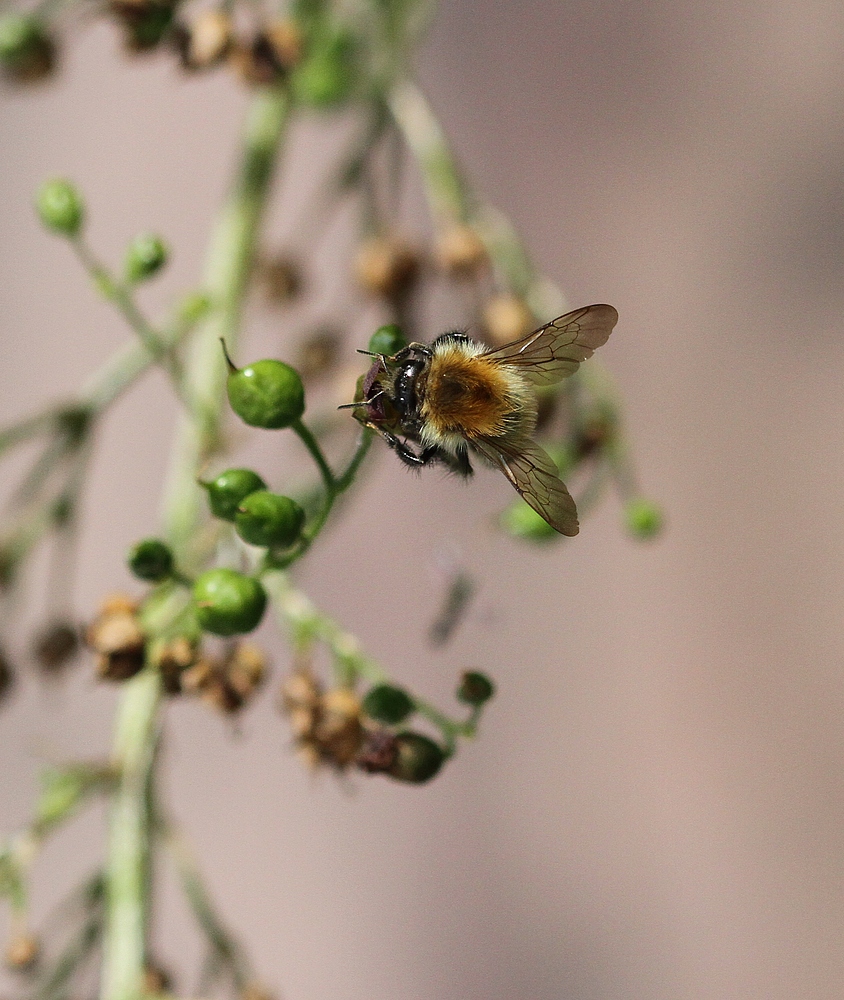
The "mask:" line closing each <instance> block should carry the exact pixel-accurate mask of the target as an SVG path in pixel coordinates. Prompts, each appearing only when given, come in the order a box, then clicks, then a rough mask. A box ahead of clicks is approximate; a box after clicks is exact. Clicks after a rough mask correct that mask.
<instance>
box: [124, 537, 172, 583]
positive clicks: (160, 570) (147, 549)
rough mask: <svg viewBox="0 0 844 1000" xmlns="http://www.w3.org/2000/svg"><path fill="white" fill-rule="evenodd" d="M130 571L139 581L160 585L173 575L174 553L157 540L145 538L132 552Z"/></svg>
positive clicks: (129, 560) (128, 560) (130, 555)
mask: <svg viewBox="0 0 844 1000" xmlns="http://www.w3.org/2000/svg"><path fill="white" fill-rule="evenodd" d="M127 562H128V564H129V569H130V570H131V571H132V572H133V573H134V574H135V576H136V577H138V579H139V580H147V581H148V582H149V583H160V582H161V581H162V580H166V579H167V578H168V577H169V576H172V574H173V553H172V552H171V551H170V549H169V547H168V546H167V545H165V544H164V542H162V541H159V539H157V538H145V539H144V540H143V541H142V542H138V544H137V545H136V546H135V547H134V548H133V549H132V550H131V551H130V553H129V558H128V559H127Z"/></svg>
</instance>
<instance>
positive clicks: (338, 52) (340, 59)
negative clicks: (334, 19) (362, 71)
mask: <svg viewBox="0 0 844 1000" xmlns="http://www.w3.org/2000/svg"><path fill="white" fill-rule="evenodd" d="M310 48H311V51H310V55H309V56H308V57H307V58H306V59H305V60H304V61H303V62H302V63H300V64H299V65H298V66H297V67H296V69H295V71H294V73H293V76H292V79H291V84H292V87H293V93H294V96H295V97H296V99H297V100H298V101H300V102H301V103H302V104H309V105H311V106H312V107H317V108H331V107H336V105H338V104H341V103H342V102H343V101H345V100H346V99H347V98H348V97H349V96H350V94H351V92H352V90H353V89H354V85H355V75H356V74H355V42H354V38H353V37H352V36H351V34H350V33H349V32H348V31H345V30H337V31H332V32H326V33H324V34H322V36H321V37H317V38H315V39H313V41H312V43H311V47H310Z"/></svg>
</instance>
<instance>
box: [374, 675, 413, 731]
mask: <svg viewBox="0 0 844 1000" xmlns="http://www.w3.org/2000/svg"><path fill="white" fill-rule="evenodd" d="M361 708H362V709H363V711H364V714H365V715H368V716H369V718H370V719H376V720H377V721H378V722H386V723H387V725H395V724H396V723H397V722H403V721H404V720H405V719H406V718H407V717H408V715H410V713H411V712H412V711H413V709H414V704H413V700H412V699H411V697H410V696H409V695H408V694H407V692H406V691H403V690H402V689H401V688H398V687H393V685H392V684H377V685H376V686H375V687H374V688H371V689H370V690H369V692H368V693H367V695H366V697H365V698H364V699H363V704H362V705H361Z"/></svg>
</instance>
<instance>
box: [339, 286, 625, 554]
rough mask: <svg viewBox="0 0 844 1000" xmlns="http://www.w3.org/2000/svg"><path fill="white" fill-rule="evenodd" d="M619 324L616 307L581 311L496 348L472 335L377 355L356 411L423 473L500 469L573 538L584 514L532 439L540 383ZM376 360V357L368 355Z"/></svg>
mask: <svg viewBox="0 0 844 1000" xmlns="http://www.w3.org/2000/svg"><path fill="white" fill-rule="evenodd" d="M617 322H618V313H617V312H616V310H615V309H614V308H613V307H612V306H608V305H592V306H585V307H584V308H583V309H575V310H574V312H570V313H566V314H565V315H564V316H560V317H559V318H558V319H555V320H552V321H551V322H550V323H546V324H545V326H541V327H540V328H539V329H538V330H535V331H534V332H533V333H530V334H528V335H527V336H526V337H523V338H522V339H521V340H516V341H514V342H513V343H512V344H506V345H505V346H504V347H496V348H488V347H487V346H486V345H485V344H481V343H479V342H478V341H475V340H472V339H471V338H470V337H468V336H466V335H465V334H463V333H444V334H442V336H439V337H437V338H436V340H434V341H433V342H432V343H431V344H430V345H426V344H417V343H413V344H409V345H408V346H407V347H404V348H402V350H400V351H399V352H398V353H396V354H394V355H392V356H387V355H383V354H376V355H372V356H373V357H374V359H375V360H374V361H373V363H372V366H371V367H370V369H369V371H368V372H367V374H366V376H365V377H364V379H363V383H362V386H361V390H360V392H361V398H360V399H358V400H356V401H355V402H354V403H350V404H347V406H348V407H349V408H354V410H355V418H356V419H357V420H358V421H359V422H360V423H362V424H363V425H364V427H369V428H371V429H372V430H373V431H376V432H377V433H378V434H380V435H381V437H382V438H384V440H385V441H386V442H387V444H388V445H389V446H390V447H391V448H392V449H393V450H394V451H395V452H396V454H397V455H398V456H399V458H400V459H401V460H402V461H403V462H404V463H405V464H407V465H409V466H411V467H413V468H421V467H422V466H425V465H431V464H436V463H439V464H442V465H445V466H446V467H447V468H448V469H450V470H451V471H453V472H456V473H458V474H460V475H462V476H470V475H471V474H472V465H471V462H470V455H472V456H478V457H479V458H480V459H481V460H483V461H484V462H486V463H487V464H489V465H491V466H492V467H493V468H496V469H500V470H501V472H503V473H504V475H505V476H506V477H507V479H508V480H509V481H510V483H511V485H512V486H513V487H514V488H515V489H516V490H517V492H518V493H520V494H521V496H522V497H523V499H524V500H525V501H526V502H527V503H528V504H530V506H531V507H533V509H534V510H535V511H536V512H537V513H538V514H539V515H540V516H541V517H543V518H544V519H545V520H546V521H547V522H548V524H550V525H551V527H552V528H554V529H556V530H557V531H559V532H560V533H561V534H563V535H576V534H577V532H578V523H577V509H576V507H575V504H574V500H572V498H571V495H570V494H569V491H568V490H567V489H566V487H565V484H564V483H563V482H562V480H561V479H560V477H559V475H558V472H557V468H556V466H555V465H554V462H553V461H552V460H551V458H550V457H549V456H548V455H547V454H546V453H545V451H543V449H542V448H540V446H539V445H538V444H537V443H536V442H535V441H534V440H533V439H532V438H531V434H532V433H533V430H534V427H535V425H536V394H535V392H534V389H535V387H536V386H545V385H553V384H554V383H555V382H559V381H560V380H561V379H564V378H566V377H567V376H569V375H572V374H573V373H574V372H576V371H577V369H578V367H579V366H580V363H581V361H585V360H586V359H587V358H589V357H591V356H592V352H593V351H594V350H595V349H596V348H597V347H600V346H601V345H602V344H605V343H606V341H607V338H608V337H609V335H610V333H612V329H613V327H614V326H615V324H616V323H617ZM361 353H369V352H366V351H364V352H361Z"/></svg>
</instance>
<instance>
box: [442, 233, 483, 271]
mask: <svg viewBox="0 0 844 1000" xmlns="http://www.w3.org/2000/svg"><path fill="white" fill-rule="evenodd" d="M436 256H437V263H438V264H439V266H440V267H441V268H442V269H443V271H445V272H446V274H449V275H451V276H452V277H455V278H466V277H471V276H472V275H475V274H477V273H478V272H479V271H481V270H482V269H483V268H484V267H486V265H487V262H488V258H487V252H486V247H485V246H484V243H483V241H482V240H481V238H480V236H478V234H477V232H476V230H474V229H473V228H472V227H471V226H466V225H459V226H452V227H451V229H448V230H447V231H446V232H445V233H443V235H442V236H441V237H440V240H439V242H438V244H437V253H436Z"/></svg>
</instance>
